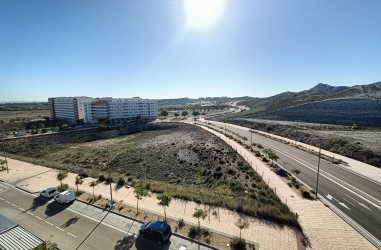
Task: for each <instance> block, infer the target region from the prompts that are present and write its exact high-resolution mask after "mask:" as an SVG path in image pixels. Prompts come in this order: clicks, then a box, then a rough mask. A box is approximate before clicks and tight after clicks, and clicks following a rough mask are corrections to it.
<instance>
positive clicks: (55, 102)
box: [49, 96, 93, 122]
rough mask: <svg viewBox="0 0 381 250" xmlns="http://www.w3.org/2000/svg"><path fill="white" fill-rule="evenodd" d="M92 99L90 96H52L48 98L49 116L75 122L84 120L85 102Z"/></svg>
mask: <svg viewBox="0 0 381 250" xmlns="http://www.w3.org/2000/svg"><path fill="white" fill-rule="evenodd" d="M92 100H93V98H91V97H86V96H80V97H52V98H49V104H50V116H51V117H52V118H53V119H58V120H65V121H70V122H75V121H77V120H84V119H85V115H86V110H85V104H86V103H90V102H91V101H92Z"/></svg>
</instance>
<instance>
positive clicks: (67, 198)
mask: <svg viewBox="0 0 381 250" xmlns="http://www.w3.org/2000/svg"><path fill="white" fill-rule="evenodd" d="M54 200H55V201H58V202H60V203H63V204H67V203H70V202H72V201H74V200H75V193H74V192H73V191H69V190H66V191H63V192H62V193H59V194H57V195H56V196H54Z"/></svg>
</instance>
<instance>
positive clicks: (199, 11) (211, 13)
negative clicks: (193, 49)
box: [185, 0, 225, 28]
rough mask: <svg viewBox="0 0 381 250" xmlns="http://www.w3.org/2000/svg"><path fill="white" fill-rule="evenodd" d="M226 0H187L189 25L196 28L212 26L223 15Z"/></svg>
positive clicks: (186, 8) (186, 9)
mask: <svg viewBox="0 0 381 250" xmlns="http://www.w3.org/2000/svg"><path fill="white" fill-rule="evenodd" d="M224 4H225V0H185V11H186V15H187V25H188V26H190V27H194V28H204V27H209V26H212V25H213V24H214V23H215V22H216V21H217V20H218V19H219V17H220V16H221V14H222V12H223V9H224Z"/></svg>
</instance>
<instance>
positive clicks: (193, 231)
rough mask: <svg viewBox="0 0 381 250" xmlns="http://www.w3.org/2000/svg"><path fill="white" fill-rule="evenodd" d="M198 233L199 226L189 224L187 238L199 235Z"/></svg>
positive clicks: (199, 231) (199, 230)
mask: <svg viewBox="0 0 381 250" xmlns="http://www.w3.org/2000/svg"><path fill="white" fill-rule="evenodd" d="M200 233H201V228H199V227H195V226H191V228H190V229H189V233H188V236H189V238H191V239H194V238H196V237H197V236H199V235H200Z"/></svg>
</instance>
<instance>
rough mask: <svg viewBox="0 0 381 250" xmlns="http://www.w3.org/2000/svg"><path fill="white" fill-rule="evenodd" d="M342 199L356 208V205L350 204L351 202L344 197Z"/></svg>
mask: <svg viewBox="0 0 381 250" xmlns="http://www.w3.org/2000/svg"><path fill="white" fill-rule="evenodd" d="M341 198H343V200H345V201H346V202H348V203H349V204H351V205H352V206H354V207H355V205H354V204H353V203H352V202H350V201H349V200H347V199H345V198H344V197H341Z"/></svg>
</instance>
